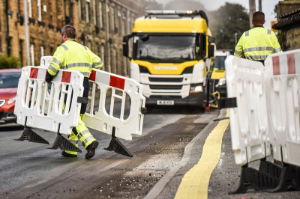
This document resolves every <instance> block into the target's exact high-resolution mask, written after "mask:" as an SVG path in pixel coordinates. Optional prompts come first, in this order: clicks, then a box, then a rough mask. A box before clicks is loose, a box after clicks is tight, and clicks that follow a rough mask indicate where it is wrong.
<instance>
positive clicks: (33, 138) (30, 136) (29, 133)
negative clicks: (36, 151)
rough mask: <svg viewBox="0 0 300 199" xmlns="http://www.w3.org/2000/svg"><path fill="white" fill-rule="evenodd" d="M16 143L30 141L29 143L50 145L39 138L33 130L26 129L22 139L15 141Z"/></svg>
mask: <svg viewBox="0 0 300 199" xmlns="http://www.w3.org/2000/svg"><path fill="white" fill-rule="evenodd" d="M15 140H16V141H24V140H28V141H29V142H36V143H41V144H49V142H48V141H47V140H45V139H44V138H42V137H41V136H39V135H38V134H37V133H35V132H34V131H33V130H32V129H31V128H29V127H24V131H23V133H22V135H21V137H20V138H18V139H15Z"/></svg>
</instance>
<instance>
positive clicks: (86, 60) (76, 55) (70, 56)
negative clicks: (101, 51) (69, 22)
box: [48, 40, 103, 77]
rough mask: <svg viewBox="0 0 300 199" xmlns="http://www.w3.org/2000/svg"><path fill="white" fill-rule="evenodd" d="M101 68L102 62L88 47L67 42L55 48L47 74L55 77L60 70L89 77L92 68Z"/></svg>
mask: <svg viewBox="0 0 300 199" xmlns="http://www.w3.org/2000/svg"><path fill="white" fill-rule="evenodd" d="M101 67H103V62H102V60H101V59H100V57H98V56H97V55H95V54H94V53H93V52H92V51H91V50H90V49H89V48H88V47H86V46H83V45H81V44H79V43H77V42H76V41H73V40H67V41H65V42H64V43H63V44H61V45H60V46H59V47H57V49H56V51H55V53H54V55H53V59H52V61H51V63H50V66H49V67H48V73H49V74H50V75H51V76H55V75H56V74H57V72H58V71H59V70H60V69H65V70H74V71H78V72H80V73H82V74H83V75H84V77H89V76H90V73H91V71H92V70H93V68H101Z"/></svg>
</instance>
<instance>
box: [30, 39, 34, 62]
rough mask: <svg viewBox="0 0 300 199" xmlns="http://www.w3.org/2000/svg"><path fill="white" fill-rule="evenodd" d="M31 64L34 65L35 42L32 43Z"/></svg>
mask: <svg viewBox="0 0 300 199" xmlns="http://www.w3.org/2000/svg"><path fill="white" fill-rule="evenodd" d="M30 58H31V66H34V44H30Z"/></svg>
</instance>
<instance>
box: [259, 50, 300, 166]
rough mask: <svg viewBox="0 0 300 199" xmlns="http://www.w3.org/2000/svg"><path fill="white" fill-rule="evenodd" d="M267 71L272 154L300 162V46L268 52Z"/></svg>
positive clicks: (284, 160) (295, 162) (283, 160)
mask: <svg viewBox="0 0 300 199" xmlns="http://www.w3.org/2000/svg"><path fill="white" fill-rule="evenodd" d="M265 74H266V77H265V79H266V85H267V90H266V92H267V96H268V116H269V123H270V127H271V131H270V142H271V146H272V154H273V158H274V159H275V160H277V161H281V162H284V163H288V164H292V165H295V166H300V154H299V150H300V93H299V92H300V50H294V51H288V52H285V53H280V54H276V55H272V56H269V57H268V59H267V60H266V73H265Z"/></svg>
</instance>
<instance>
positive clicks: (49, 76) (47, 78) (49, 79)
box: [46, 71, 55, 83]
mask: <svg viewBox="0 0 300 199" xmlns="http://www.w3.org/2000/svg"><path fill="white" fill-rule="evenodd" d="M54 77H55V76H52V75H50V74H49V72H48V71H47V74H46V82H49V83H50V82H51V81H52V80H53V78H54Z"/></svg>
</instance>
